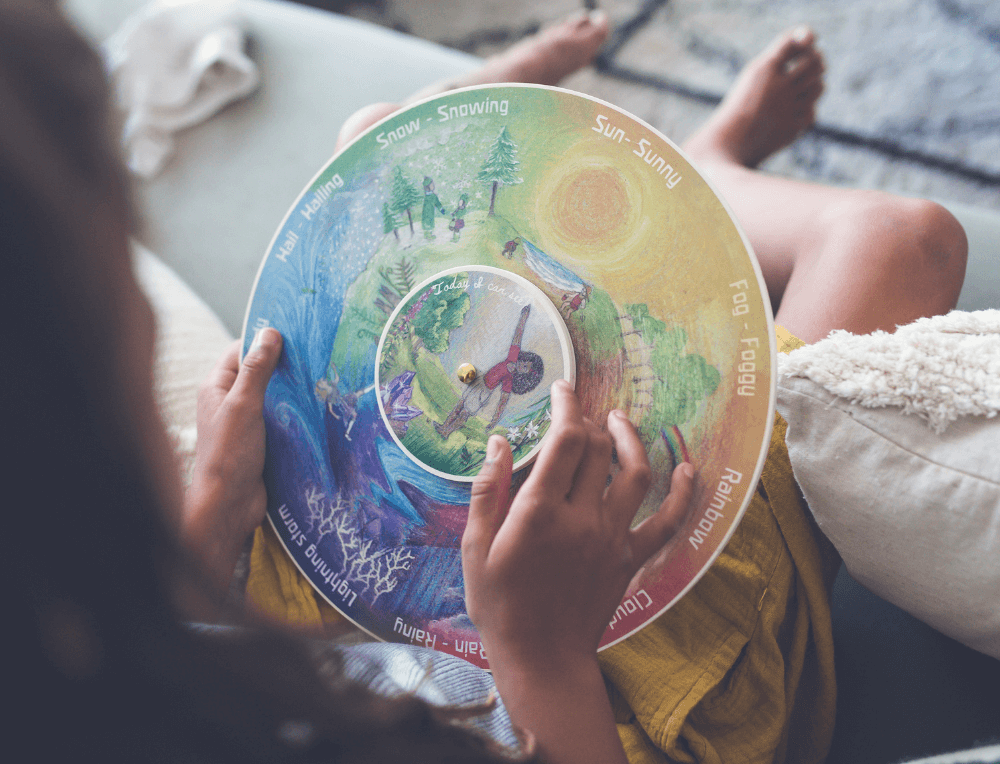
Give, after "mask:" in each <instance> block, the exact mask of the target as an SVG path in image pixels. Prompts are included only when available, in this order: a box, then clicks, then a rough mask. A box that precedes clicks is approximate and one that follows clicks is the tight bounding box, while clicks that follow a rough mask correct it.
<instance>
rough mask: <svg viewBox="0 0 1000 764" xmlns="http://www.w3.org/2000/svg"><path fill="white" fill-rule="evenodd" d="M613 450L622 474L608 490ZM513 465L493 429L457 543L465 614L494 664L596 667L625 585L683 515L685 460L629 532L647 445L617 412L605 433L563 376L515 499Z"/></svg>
mask: <svg viewBox="0 0 1000 764" xmlns="http://www.w3.org/2000/svg"><path fill="white" fill-rule="evenodd" d="M612 447H614V448H615V449H616V450H617V453H618V461H619V464H620V467H621V470H620V472H618V474H617V475H615V477H614V480H613V481H612V482H611V485H610V486H608V485H607V478H608V475H609V473H610V471H611V454H612ZM511 466H512V456H511V451H510V446H509V445H508V444H507V442H506V441H505V440H504V439H503V438H501V437H499V436H493V437H492V438H491V439H490V443H489V447H488V459H487V462H486V464H485V465H484V467H483V469H482V471H481V472H480V474H479V476H478V477H477V478H476V481H475V482H474V483H473V486H472V499H471V503H470V505H469V522H468V526H467V527H466V531H465V536H464V537H463V539H462V561H463V567H464V573H465V587H466V588H465V591H466V601H467V605H468V612H469V616H470V618H471V619H472V621H473V622H474V623H475V624H476V627H477V628H478V629H479V633H480V636H481V638H482V640H483V644H484V646H485V647H486V650H487V654H488V655H489V657H490V662H491V664H496V665H497V667H499V664H503V665H505V666H509V665H512V664H513V665H517V666H518V667H519V669H521V670H523V669H531V670H533V671H538V672H540V673H542V674H546V673H548V672H549V671H552V670H554V671H556V672H560V671H561V669H564V668H568V667H570V666H571V665H573V664H574V663H575V662H578V661H581V660H583V661H589V662H594V661H595V660H596V658H595V656H596V651H597V646H598V644H599V642H600V639H601V637H602V635H603V634H604V631H605V629H606V628H607V625H608V623H609V622H610V621H611V618H612V617H613V615H614V612H615V609H616V608H617V607H618V605H619V604H620V602H621V598H622V597H623V595H624V593H625V590H626V588H627V587H628V584H629V582H630V581H631V580H632V578H633V577H634V575H635V574H636V572H637V571H638V570H639V568H640V567H641V565H642V564H643V563H644V562H645V561H646V560H647V559H648V558H649V557H650V556H651V555H652V554H653V553H654V552H656V551H657V550H659V549H660V548H661V547H662V546H663V545H664V544H665V543H666V542H667V541H668V540H669V539H670V538H671V537H672V536H673V535H674V533H675V532H676V530H677V529H678V528H679V526H680V524H681V522H682V521H683V520H684V518H685V517H686V515H687V510H688V503H689V501H690V498H691V495H692V484H693V479H692V478H693V471H692V470H691V466H690V465H689V464H682V465H680V466H678V468H677V469H676V470H675V471H674V475H673V481H672V483H671V492H670V495H669V496H668V497H667V498H666V500H665V501H664V503H663V505H662V506H661V507H660V509H659V511H658V512H657V513H656V514H655V515H653V516H652V517H650V518H648V519H647V520H646V521H645V522H643V523H642V524H641V525H639V526H638V527H636V528H635V529H630V528H629V525H630V523H631V522H632V519H633V517H634V516H635V512H636V510H637V509H638V507H639V505H640V504H641V503H642V501H643V499H644V498H645V496H646V492H647V490H648V489H649V485H650V479H651V474H650V465H649V460H648V459H647V456H646V451H645V449H644V448H643V445H642V443H641V441H640V440H639V437H638V434H637V432H636V430H635V428H634V427H633V426H632V424H631V422H629V421H628V419H626V417H625V415H624V414H622V413H621V412H613V413H612V414H611V416H609V417H608V432H607V433H603V432H601V430H600V429H599V428H598V427H597V426H596V425H594V424H593V423H592V422H590V421H589V420H587V419H585V418H584V417H583V414H582V412H581V408H580V403H579V401H578V399H577V397H576V394H575V393H574V392H573V390H572V389H571V388H570V386H569V385H568V384H567V383H565V382H562V381H559V382H556V383H555V384H553V386H552V425H551V426H550V428H549V432H548V436H547V441H546V444H545V447H544V448H543V449H542V452H541V454H540V455H539V457H538V461H537V462H536V464H535V467H534V469H533V471H532V473H531V476H530V477H529V478H528V480H527V481H526V482H525V484H524V486H523V487H522V488H521V489H520V491H518V493H517V496H516V497H515V499H514V500H513V502H512V503H511V501H510V498H509V492H510V477H511ZM508 506H509V509H508Z"/></svg>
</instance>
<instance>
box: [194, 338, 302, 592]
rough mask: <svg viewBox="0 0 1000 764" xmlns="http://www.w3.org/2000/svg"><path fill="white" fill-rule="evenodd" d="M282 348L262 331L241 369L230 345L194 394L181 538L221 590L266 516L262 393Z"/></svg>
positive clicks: (236, 349)
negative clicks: (194, 426)
mask: <svg viewBox="0 0 1000 764" xmlns="http://www.w3.org/2000/svg"><path fill="white" fill-rule="evenodd" d="M281 344H282V342H281V335H280V334H279V333H278V332H277V331H276V330H274V329H264V330H263V331H262V332H260V334H258V335H257V336H256V337H255V338H254V343H253V345H251V347H250V350H249V351H247V354H246V356H245V357H244V358H243V363H242V364H241V363H240V361H239V351H240V343H239V342H234V343H233V344H232V346H230V348H229V350H227V351H226V353H225V355H223V357H222V358H221V359H219V362H218V363H217V364H216V366H215V369H213V370H212V373H211V374H210V375H209V377H208V379H206V380H205V382H204V384H203V385H202V387H201V390H200V391H199V394H198V445H197V452H196V455H195V466H194V473H193V475H192V480H191V487H190V488H189V489H188V491H187V495H186V496H185V499H184V514H183V520H182V526H181V532H182V536H183V538H184V540H185V542H186V543H187V544H188V545H189V546H190V547H192V548H193V549H195V550H196V551H197V552H198V553H199V554H200V555H201V556H202V558H203V560H204V562H205V564H206V566H207V569H208V570H209V572H210V573H211V574H212V575H213V576H214V577H215V578H216V579H217V581H218V583H219V585H220V586H222V587H225V586H227V585H228V583H229V579H230V578H231V577H232V574H233V570H234V569H235V566H236V560H237V559H238V557H239V554H240V552H241V551H242V548H243V545H244V543H245V542H246V539H247V537H248V536H249V535H250V534H251V533H252V532H253V530H254V529H255V528H256V527H257V526H258V525H260V524H261V522H263V520H264V513H265V512H266V510H267V490H266V489H265V487H264V416H263V411H264V391H265V390H266V389H267V384H268V382H269V381H270V379H271V374H272V373H273V372H274V369H275V367H276V366H277V364H278V358H279V357H280V356H281Z"/></svg>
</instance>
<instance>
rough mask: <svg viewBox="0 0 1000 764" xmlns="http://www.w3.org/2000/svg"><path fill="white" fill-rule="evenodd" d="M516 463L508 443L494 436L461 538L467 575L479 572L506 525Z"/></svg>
mask: <svg viewBox="0 0 1000 764" xmlns="http://www.w3.org/2000/svg"><path fill="white" fill-rule="evenodd" d="M513 461H514V460H513V456H512V455H511V452H510V444H509V443H508V442H507V440H506V439H505V438H503V437H501V436H500V435H493V436H491V437H490V439H489V442H488V443H487V446H486V461H485V462H483V466H482V469H480V470H479V474H478V475H476V479H475V480H473V481H472V494H471V497H470V499H469V520H468V523H467V524H466V526H465V533H464V534H463V535H462V565H463V566H464V567H465V569H466V570H467V571H469V570H470V569H471V570H472V571H473V572H475V571H478V570H479V568H480V567H481V566H482V564H483V563H484V562H485V561H486V558H487V556H488V555H489V551H490V546H491V545H492V544H493V539H494V538H496V535H497V531H499V529H500V526H501V525H502V524H503V520H504V516H505V515H506V511H507V503H508V499H509V497H510V477H511V468H512V467H513Z"/></svg>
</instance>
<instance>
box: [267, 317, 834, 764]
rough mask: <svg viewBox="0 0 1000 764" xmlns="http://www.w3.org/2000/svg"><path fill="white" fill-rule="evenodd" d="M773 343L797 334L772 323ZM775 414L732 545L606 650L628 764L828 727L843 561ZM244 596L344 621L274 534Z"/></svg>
mask: <svg viewBox="0 0 1000 764" xmlns="http://www.w3.org/2000/svg"><path fill="white" fill-rule="evenodd" d="M777 338H778V347H779V350H781V352H789V351H790V350H792V349H794V348H795V347H797V346H800V345H802V344H804V343H802V342H801V341H800V340H798V339H797V338H795V337H794V336H792V335H791V334H789V333H788V332H787V331H785V330H784V329H781V328H780V327H778V330H777ZM785 430H786V425H785V422H784V420H782V419H781V417H780V416H778V415H775V426H774V433H773V435H772V438H771V445H770V450H769V452H768V458H767V462H766V464H765V466H764V470H763V474H762V475H761V479H760V482H759V484H758V487H757V490H756V492H755V493H754V496H753V499H752V501H751V503H750V506H749V507H748V508H747V511H746V514H745V515H744V518H743V520H742V522H741V523H740V525H739V527H738V528H737V529H736V531H735V533H734V534H733V537H732V538H731V539H730V541H729V544H728V545H727V546H726V549H725V550H724V551H723V552H722V554H721V555H720V556H719V558H718V559H717V560H716V562H715V563H714V564H713V565H712V567H711V568H710V569H709V571H708V572H707V573H706V574H705V576H704V577H703V578H702V579H701V580H700V581H699V582H698V584H697V585H696V586H695V587H694V588H693V589H692V590H691V591H690V592H689V593H688V594H687V595H686V596H685V597H684V598H683V599H682V600H681V601H680V602H678V603H677V604H676V605H675V606H674V607H673V608H671V609H670V610H669V611H667V612H666V613H664V614H663V616H661V617H660V618H658V619H657V620H656V621H654V622H653V623H652V624H650V625H649V626H647V627H646V628H644V629H643V630H642V631H640V632H639V633H637V634H635V635H633V636H632V637H630V638H629V639H627V640H625V641H624V642H622V643H620V644H618V645H616V646H614V647H612V648H610V649H609V650H606V651H604V652H602V653H601V655H600V660H601V667H602V669H603V670H604V672H605V676H606V677H607V682H608V688H609V693H610V695H611V699H612V704H613V706H614V709H615V715H616V720H617V721H618V731H619V734H620V736H621V739H622V743H623V744H624V746H625V750H626V752H627V754H628V758H629V761H630V762H631V764H653V763H654V762H656V763H660V762H684V763H685V764H687V763H688V762H698V763H699V764H702V763H704V764H723V763H724V764H735V763H736V762H739V763H740V764H752V763H753V762H767V763H768V764H770V763H772V762H773V763H774V764H783V762H789V763H794V764H813V763H814V762H815V763H818V762H821V761H822V760H823V758H824V757H825V755H826V751H827V749H828V747H829V744H830V739H831V735H832V733H833V720H834V709H835V704H836V687H835V680H834V672H833V635H832V629H831V624H830V606H829V592H830V589H831V587H832V584H833V578H834V576H835V574H836V570H837V567H838V566H839V558H838V557H837V553H836V551H835V550H834V549H833V547H832V546H831V545H830V544H829V542H827V541H826V539H825V538H824V537H823V536H822V535H821V534H820V533H819V530H818V529H817V528H816V526H815V524H814V523H813V521H812V516H811V515H810V514H809V511H808V508H807V507H806V504H805V500H804V499H803V498H802V495H801V493H800V492H799V489H798V485H797V484H796V483H795V480H794V478H793V476H792V469H791V465H790V464H789V461H788V451H787V449H786V448H785V439H784V436H785ZM247 597H248V600H249V601H250V602H251V603H252V605H253V606H254V607H256V608H257V609H258V610H259V611H261V612H262V613H265V614H267V615H268V616H269V617H272V618H274V619H276V620H281V621H285V622H289V623H292V624H295V625H297V626H300V627H307V628H313V627H315V628H316V629H322V628H323V626H324V625H325V624H329V623H331V622H334V621H338V620H339V621H342V620H344V619H343V617H342V616H340V615H339V614H338V613H337V612H336V611H335V610H334V609H333V608H332V607H330V606H329V605H328V604H327V603H326V602H325V601H324V600H322V599H321V598H320V597H318V596H317V595H316V594H315V592H314V590H313V588H312V586H311V585H310V584H309V583H308V582H307V581H306V579H305V577H304V576H302V574H301V573H300V572H299V570H298V568H296V567H295V565H294V563H292V561H291V559H290V558H289V557H288V555H287V554H286V553H285V551H284V548H283V547H282V546H281V543H280V542H279V541H278V539H277V537H276V536H275V534H274V532H273V530H272V529H271V528H270V527H269V526H266V527H265V528H263V529H258V531H257V534H256V536H255V538H254V546H253V552H252V556H251V568H250V578H249V581H248V585H247Z"/></svg>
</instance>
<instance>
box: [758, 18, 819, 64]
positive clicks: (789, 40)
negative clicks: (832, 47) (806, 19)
mask: <svg viewBox="0 0 1000 764" xmlns="http://www.w3.org/2000/svg"><path fill="white" fill-rule="evenodd" d="M815 42H816V35H815V33H813V31H812V30H811V29H810V28H809V27H805V26H802V27H796V28H794V29H789V30H788V31H786V32H783V33H782V34H780V35H778V37H777V38H775V40H774V42H773V43H771V46H770V48H768V50H767V51H766V52H765V54H764V55H765V56H767V57H768V58H770V59H771V60H772V61H773V62H774V63H775V64H776V65H781V64H785V63H787V62H788V61H791V60H793V59H795V58H796V57H798V56H801V55H803V54H804V53H806V52H808V51H810V50H813V49H814V48H813V43H815Z"/></svg>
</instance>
